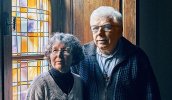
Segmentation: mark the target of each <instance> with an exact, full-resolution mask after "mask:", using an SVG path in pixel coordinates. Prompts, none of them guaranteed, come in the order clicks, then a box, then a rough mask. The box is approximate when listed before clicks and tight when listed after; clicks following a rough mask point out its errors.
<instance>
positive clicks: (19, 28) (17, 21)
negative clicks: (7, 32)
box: [16, 17, 21, 32]
mask: <svg viewBox="0 0 172 100" xmlns="http://www.w3.org/2000/svg"><path fill="white" fill-rule="evenodd" d="M20 23H21V20H20V18H18V17H17V18H16V28H17V32H20V30H21V26H20V25H21V24H20Z"/></svg>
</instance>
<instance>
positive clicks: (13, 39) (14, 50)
mask: <svg viewBox="0 0 172 100" xmlns="http://www.w3.org/2000/svg"><path fill="white" fill-rule="evenodd" d="M12 52H13V53H17V37H16V36H12Z"/></svg>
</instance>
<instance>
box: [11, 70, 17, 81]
mask: <svg viewBox="0 0 172 100" xmlns="http://www.w3.org/2000/svg"><path fill="white" fill-rule="evenodd" d="M12 80H13V82H17V69H16V68H15V69H12Z"/></svg>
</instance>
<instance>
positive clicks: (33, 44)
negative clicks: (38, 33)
mask: <svg viewBox="0 0 172 100" xmlns="http://www.w3.org/2000/svg"><path fill="white" fill-rule="evenodd" d="M28 39H29V45H28V46H29V48H28V49H29V52H37V51H38V37H28Z"/></svg>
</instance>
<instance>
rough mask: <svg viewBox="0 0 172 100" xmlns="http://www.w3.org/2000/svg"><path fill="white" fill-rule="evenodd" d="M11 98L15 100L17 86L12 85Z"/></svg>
mask: <svg viewBox="0 0 172 100" xmlns="http://www.w3.org/2000/svg"><path fill="white" fill-rule="evenodd" d="M13 100H17V86H13Z"/></svg>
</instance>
